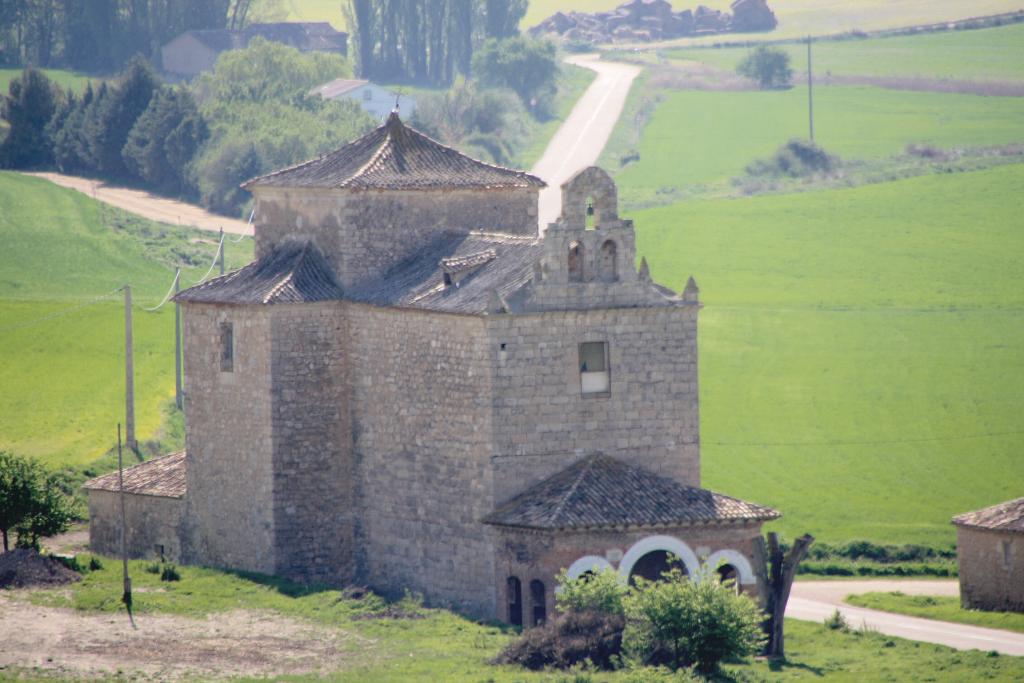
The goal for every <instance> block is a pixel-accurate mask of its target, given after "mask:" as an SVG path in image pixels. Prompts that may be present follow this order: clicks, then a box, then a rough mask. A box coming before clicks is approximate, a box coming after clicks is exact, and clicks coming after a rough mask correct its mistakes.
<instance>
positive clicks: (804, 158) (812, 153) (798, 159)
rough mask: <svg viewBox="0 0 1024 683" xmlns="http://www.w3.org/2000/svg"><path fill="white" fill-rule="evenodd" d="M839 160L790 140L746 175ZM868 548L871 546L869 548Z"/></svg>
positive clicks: (803, 173)
mask: <svg viewBox="0 0 1024 683" xmlns="http://www.w3.org/2000/svg"><path fill="white" fill-rule="evenodd" d="M838 163H839V159H838V158H837V157H835V156H833V155H831V154H829V153H828V152H826V151H825V150H824V149H822V148H821V147H819V146H818V145H816V144H814V143H813V142H808V141H806V140H790V141H789V142H787V143H786V144H784V145H783V146H782V147H780V148H779V150H778V151H777V152H775V154H774V155H773V156H772V157H771V158H770V159H762V160H759V161H755V162H754V163H752V164H750V165H749V166H747V173H748V174H750V175H753V176H768V177H779V176H788V177H790V178H805V177H808V176H813V175H817V174H829V173H831V172H832V171H833V170H835V168H836V166H837V165H838ZM861 543H864V544H865V551H867V552H874V551H876V550H877V549H878V548H879V546H873V545H872V544H870V543H867V541H862V542H861ZM868 546H871V547H870V548H869V547H868Z"/></svg>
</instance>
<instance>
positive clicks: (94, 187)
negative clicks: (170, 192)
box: [26, 173, 252, 235]
mask: <svg viewBox="0 0 1024 683" xmlns="http://www.w3.org/2000/svg"><path fill="white" fill-rule="evenodd" d="M26 175H33V176H36V177H38V178H45V179H46V180H49V181H50V182H52V183H56V184H57V185H60V186H62V187H69V188H71V189H72V190H78V191H79V192H81V193H82V194H87V195H89V196H90V197H92V198H93V199H98V200H99V201H101V202H106V203H107V204H111V205H113V206H116V207H118V208H119V209H124V210H125V211H131V212H132V213H134V214H138V215H139V216H143V217H144V218H148V219H150V220H153V221H160V222H161V223H168V224H170V225H188V226H191V227H193V228H199V229H200V230H209V231H211V232H218V231H219V230H220V229H221V228H224V232H229V233H233V234H235V235H251V234H252V227H250V226H249V225H248V224H246V222H245V221H240V220H236V219H234V218H225V217H224V216H218V215H217V214H215V213H210V212H208V211H203V209H201V208H200V207H198V206H196V205H195V204H186V203H185V202H176V201H174V200H173V199H167V198H166V197H159V196H157V195H154V194H150V193H148V192H143V191H142V190H132V189H129V188H126V187H117V186H116V185H107V184H106V183H104V182H103V181H101V180H93V179H92V178H80V177H78V176H70V175H63V174H61V173H27V174H26Z"/></svg>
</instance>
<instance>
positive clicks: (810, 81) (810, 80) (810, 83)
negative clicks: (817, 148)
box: [807, 36, 814, 144]
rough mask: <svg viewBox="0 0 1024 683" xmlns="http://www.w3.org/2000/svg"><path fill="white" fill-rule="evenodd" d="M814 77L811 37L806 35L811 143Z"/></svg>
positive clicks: (808, 112) (812, 140) (808, 115)
mask: <svg viewBox="0 0 1024 683" xmlns="http://www.w3.org/2000/svg"><path fill="white" fill-rule="evenodd" d="M813 88H814V77H813V76H812V75H811V37H810V36H807V120H808V122H809V123H810V129H811V143H812V144H813V143H814V92H813Z"/></svg>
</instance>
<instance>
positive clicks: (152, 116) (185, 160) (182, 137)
mask: <svg viewBox="0 0 1024 683" xmlns="http://www.w3.org/2000/svg"><path fill="white" fill-rule="evenodd" d="M207 137H209V131H208V129H207V127H206V121H205V120H203V117H202V115H201V114H200V113H199V109H198V108H197V107H196V103H195V100H194V99H193V98H192V95H191V94H190V93H189V92H188V91H187V90H178V89H174V88H168V87H164V88H161V89H160V90H159V91H157V93H156V94H155V95H154V96H153V98H152V99H151V100H150V101H149V106H148V107H147V108H146V111H144V112H142V115H141V116H140V117H139V118H138V120H137V121H136V122H135V125H134V126H133V127H132V130H131V132H130V133H129V134H128V139H127V141H126V142H125V145H124V148H123V149H122V150H121V156H122V157H123V158H124V162H125V166H126V167H127V168H128V170H129V172H131V173H132V174H134V175H135V176H136V177H138V178H139V179H141V180H144V181H146V182H147V183H150V184H152V185H154V186H155V187H156V188H157V189H158V190H161V191H163V192H167V193H170V194H181V193H185V192H187V191H189V190H190V189H191V185H192V183H191V182H190V179H189V172H188V166H189V162H191V161H192V157H194V156H195V155H196V152H198V150H199V147H200V146H201V145H202V144H203V142H205V141H206V138H207Z"/></svg>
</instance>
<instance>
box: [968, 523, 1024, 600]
mask: <svg viewBox="0 0 1024 683" xmlns="http://www.w3.org/2000/svg"><path fill="white" fill-rule="evenodd" d="M956 555H957V562H958V563H959V570H960V571H959V574H960V601H961V602H962V603H963V606H964V607H965V608H967V609H984V610H997V611H1006V610H1011V611H1015V612H1024V534H1021V533H1013V532H1009V531H994V530H987V529H977V528H973V527H966V526H958V527H957V528H956Z"/></svg>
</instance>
